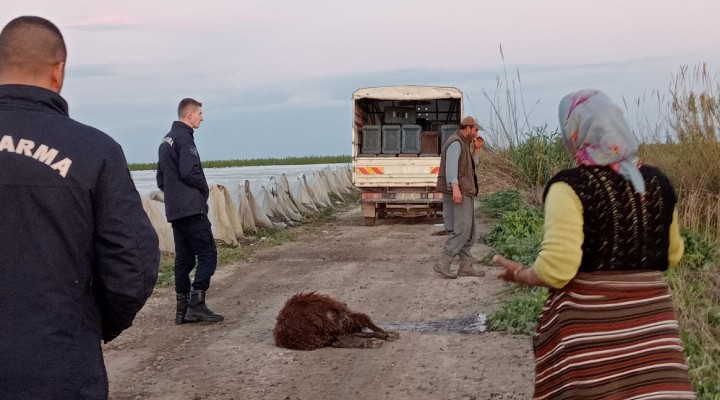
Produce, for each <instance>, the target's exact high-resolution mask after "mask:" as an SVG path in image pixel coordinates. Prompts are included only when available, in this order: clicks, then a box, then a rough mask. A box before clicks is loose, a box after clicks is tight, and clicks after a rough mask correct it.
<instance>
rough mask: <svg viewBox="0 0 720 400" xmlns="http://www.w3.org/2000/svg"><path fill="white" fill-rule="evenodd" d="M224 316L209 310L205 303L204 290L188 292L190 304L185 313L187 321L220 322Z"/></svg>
mask: <svg viewBox="0 0 720 400" xmlns="http://www.w3.org/2000/svg"><path fill="white" fill-rule="evenodd" d="M224 319H225V317H223V316H222V315H220V314H217V313H215V312H213V311H212V310H210V309H209V308H208V307H207V305H205V291H204V290H195V289H193V291H192V292H191V294H190V306H189V307H188V309H187V313H186V314H185V320H186V321H187V322H220V321H223V320H224Z"/></svg>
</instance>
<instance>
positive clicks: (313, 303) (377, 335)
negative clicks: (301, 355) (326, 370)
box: [273, 292, 400, 350]
mask: <svg viewBox="0 0 720 400" xmlns="http://www.w3.org/2000/svg"><path fill="white" fill-rule="evenodd" d="M365 328H368V329H371V330H372V331H373V332H364V329H365ZM273 338H274V339H275V345H276V346H278V347H284V348H286V349H293V350H315V349H319V348H321V347H327V346H332V347H346V348H363V349H367V348H378V347H380V346H382V344H383V343H384V342H383V341H385V340H395V339H398V338H400V335H399V334H398V333H397V332H391V331H386V330H384V329H382V328H380V327H379V326H377V325H375V324H374V323H373V322H372V320H370V317H368V316H367V315H365V314H360V313H355V312H352V311H351V310H350V309H349V308H348V307H347V305H346V304H344V303H341V302H339V301H337V300H335V299H333V298H331V297H330V296H326V295H323V294H318V293H316V292H303V293H298V294H296V295H294V296H293V297H292V298H290V300H288V301H287V302H286V303H285V305H284V306H283V308H282V310H280V313H279V314H278V316H277V322H276V323H275V330H274V331H273Z"/></svg>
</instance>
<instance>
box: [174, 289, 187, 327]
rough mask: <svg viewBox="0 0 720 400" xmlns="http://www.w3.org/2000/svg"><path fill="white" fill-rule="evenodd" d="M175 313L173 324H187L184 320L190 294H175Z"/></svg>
mask: <svg viewBox="0 0 720 400" xmlns="http://www.w3.org/2000/svg"><path fill="white" fill-rule="evenodd" d="M176 298H177V312H176V313H175V324H176V325H180V324H184V323H186V322H188V321H187V320H186V319H185V314H186V313H187V309H188V306H189V305H190V293H177V294H176Z"/></svg>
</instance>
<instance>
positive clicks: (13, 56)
mask: <svg viewBox="0 0 720 400" xmlns="http://www.w3.org/2000/svg"><path fill="white" fill-rule="evenodd" d="M65 60H66V49H65V42H64V40H63V37H62V34H61V33H60V31H59V30H58V28H57V27H56V26H55V25H53V24H52V23H51V22H50V21H48V20H45V19H43V18H39V17H19V18H16V19H14V20H12V21H10V22H9V23H8V24H7V25H6V26H5V28H3V30H2V32H0V205H1V206H0V253H1V254H2V255H1V256H0V275H2V280H0V315H1V316H2V322H0V358H2V361H1V362H0V397H1V398H3V399H106V398H107V396H108V381H107V373H106V371H105V365H104V362H103V356H102V347H101V342H100V341H101V339H102V340H103V341H105V343H107V342H109V341H111V340H113V339H114V338H116V337H117V336H118V335H119V334H120V332H122V331H123V330H124V329H126V328H128V327H130V326H131V325H132V322H133V319H134V318H135V314H136V313H137V312H138V311H139V310H140V309H141V308H142V307H143V305H144V304H145V301H146V300H147V298H148V297H149V296H150V294H151V293H152V290H153V288H154V286H155V281H156V280H157V272H158V262H159V257H160V254H159V250H158V239H157V235H156V233H155V230H154V229H153V227H152V225H150V220H149V219H148V217H147V215H146V214H145V212H144V211H143V208H142V204H141V201H140V196H139V195H138V192H137V190H136V189H135V186H134V184H133V182H132V180H131V178H130V171H129V170H128V166H127V162H126V161H125V156H124V154H123V151H122V149H121V148H120V145H118V144H117V143H116V142H115V141H114V140H113V139H112V138H110V137H109V136H107V135H106V134H104V133H102V132H100V131H98V130H97V129H94V128H92V127H89V126H87V125H83V124H81V123H79V122H76V121H74V120H72V119H70V118H69V117H68V106H67V103H66V102H65V100H64V99H63V98H62V97H60V90H61V88H62V85H63V80H64V75H65Z"/></svg>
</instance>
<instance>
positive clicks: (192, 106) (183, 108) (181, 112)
mask: <svg viewBox="0 0 720 400" xmlns="http://www.w3.org/2000/svg"><path fill="white" fill-rule="evenodd" d="M198 107H202V103H201V102H199V101H197V100H195V99H191V98H189V97H188V98H185V99H182V100H180V104H178V118H180V119H183V117H185V116H186V115H187V113H188V112H190V111H192V110H196V109H197V108H198Z"/></svg>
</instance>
